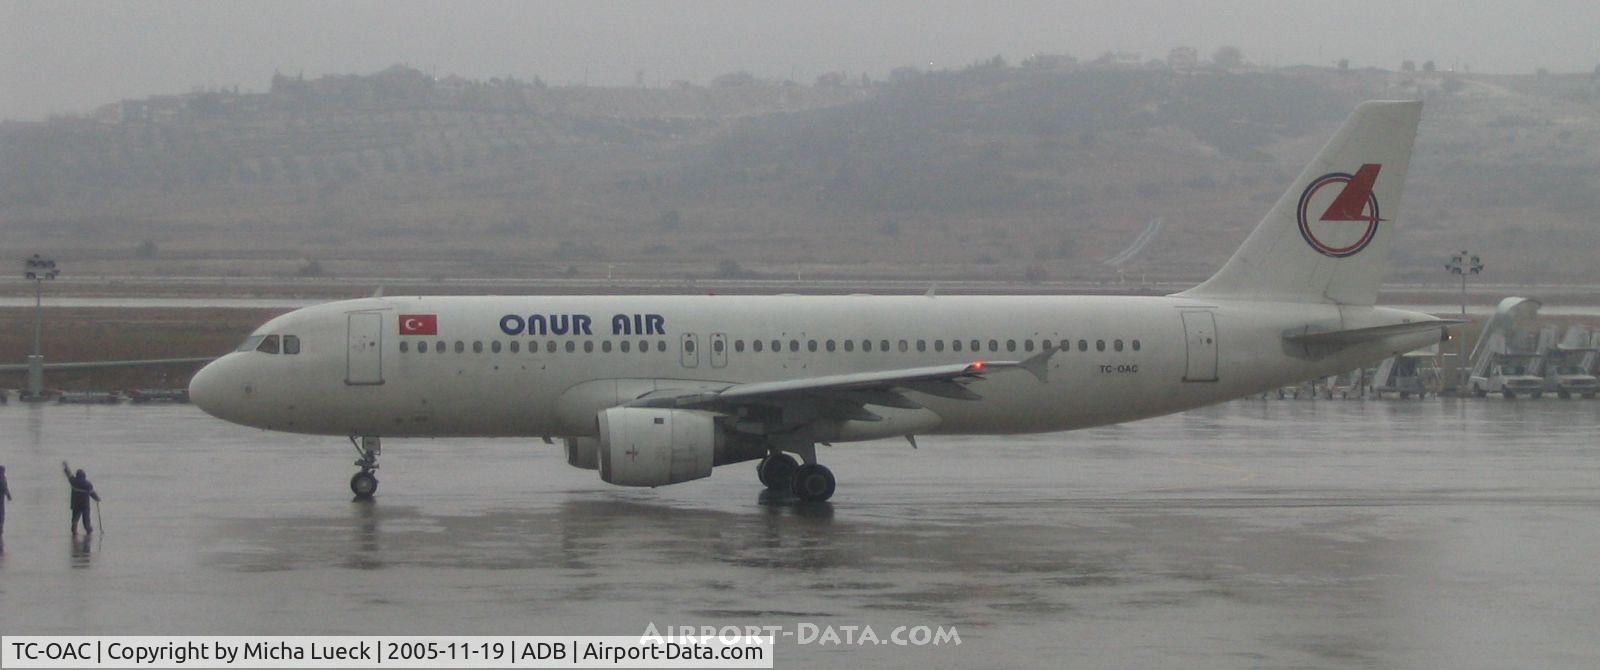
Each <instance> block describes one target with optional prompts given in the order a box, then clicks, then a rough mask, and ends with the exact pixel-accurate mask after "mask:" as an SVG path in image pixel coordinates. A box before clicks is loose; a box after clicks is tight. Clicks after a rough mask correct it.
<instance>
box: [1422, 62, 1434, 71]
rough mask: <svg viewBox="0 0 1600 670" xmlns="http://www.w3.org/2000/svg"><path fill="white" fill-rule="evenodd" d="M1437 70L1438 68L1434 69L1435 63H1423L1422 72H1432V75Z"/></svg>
mask: <svg viewBox="0 0 1600 670" xmlns="http://www.w3.org/2000/svg"><path fill="white" fill-rule="evenodd" d="M1435 69H1437V68H1435V67H1434V65H1433V61H1431V60H1430V61H1423V62H1422V71H1423V72H1430V73H1431V72H1433V71H1434V70H1435Z"/></svg>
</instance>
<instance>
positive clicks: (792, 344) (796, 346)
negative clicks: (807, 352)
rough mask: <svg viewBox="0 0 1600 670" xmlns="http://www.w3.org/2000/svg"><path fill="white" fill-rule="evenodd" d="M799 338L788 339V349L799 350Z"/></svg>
mask: <svg viewBox="0 0 1600 670" xmlns="http://www.w3.org/2000/svg"><path fill="white" fill-rule="evenodd" d="M799 350H800V340H789V351H799Z"/></svg>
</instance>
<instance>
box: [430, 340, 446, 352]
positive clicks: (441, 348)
mask: <svg viewBox="0 0 1600 670" xmlns="http://www.w3.org/2000/svg"><path fill="white" fill-rule="evenodd" d="M433 350H434V351H437V352H439V353H441V354H442V353H445V350H444V340H439V341H438V342H434V343H433Z"/></svg>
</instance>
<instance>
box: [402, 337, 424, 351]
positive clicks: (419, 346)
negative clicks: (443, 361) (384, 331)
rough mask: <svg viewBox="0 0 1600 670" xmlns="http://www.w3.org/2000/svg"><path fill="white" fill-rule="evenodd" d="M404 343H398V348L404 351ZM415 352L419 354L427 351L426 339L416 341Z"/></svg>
mask: <svg viewBox="0 0 1600 670" xmlns="http://www.w3.org/2000/svg"><path fill="white" fill-rule="evenodd" d="M405 344H406V343H405V342H401V343H400V350H401V351H405V350H406V348H405ZM417 353H419V354H425V353H428V341H427V340H423V341H421V342H418V343H417Z"/></svg>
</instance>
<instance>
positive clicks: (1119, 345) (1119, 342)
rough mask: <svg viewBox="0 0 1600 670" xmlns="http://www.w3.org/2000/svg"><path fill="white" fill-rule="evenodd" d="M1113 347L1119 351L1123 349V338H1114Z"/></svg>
mask: <svg viewBox="0 0 1600 670" xmlns="http://www.w3.org/2000/svg"><path fill="white" fill-rule="evenodd" d="M1111 348H1112V349H1116V350H1117V351H1122V340H1113V341H1112V342H1111Z"/></svg>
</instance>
